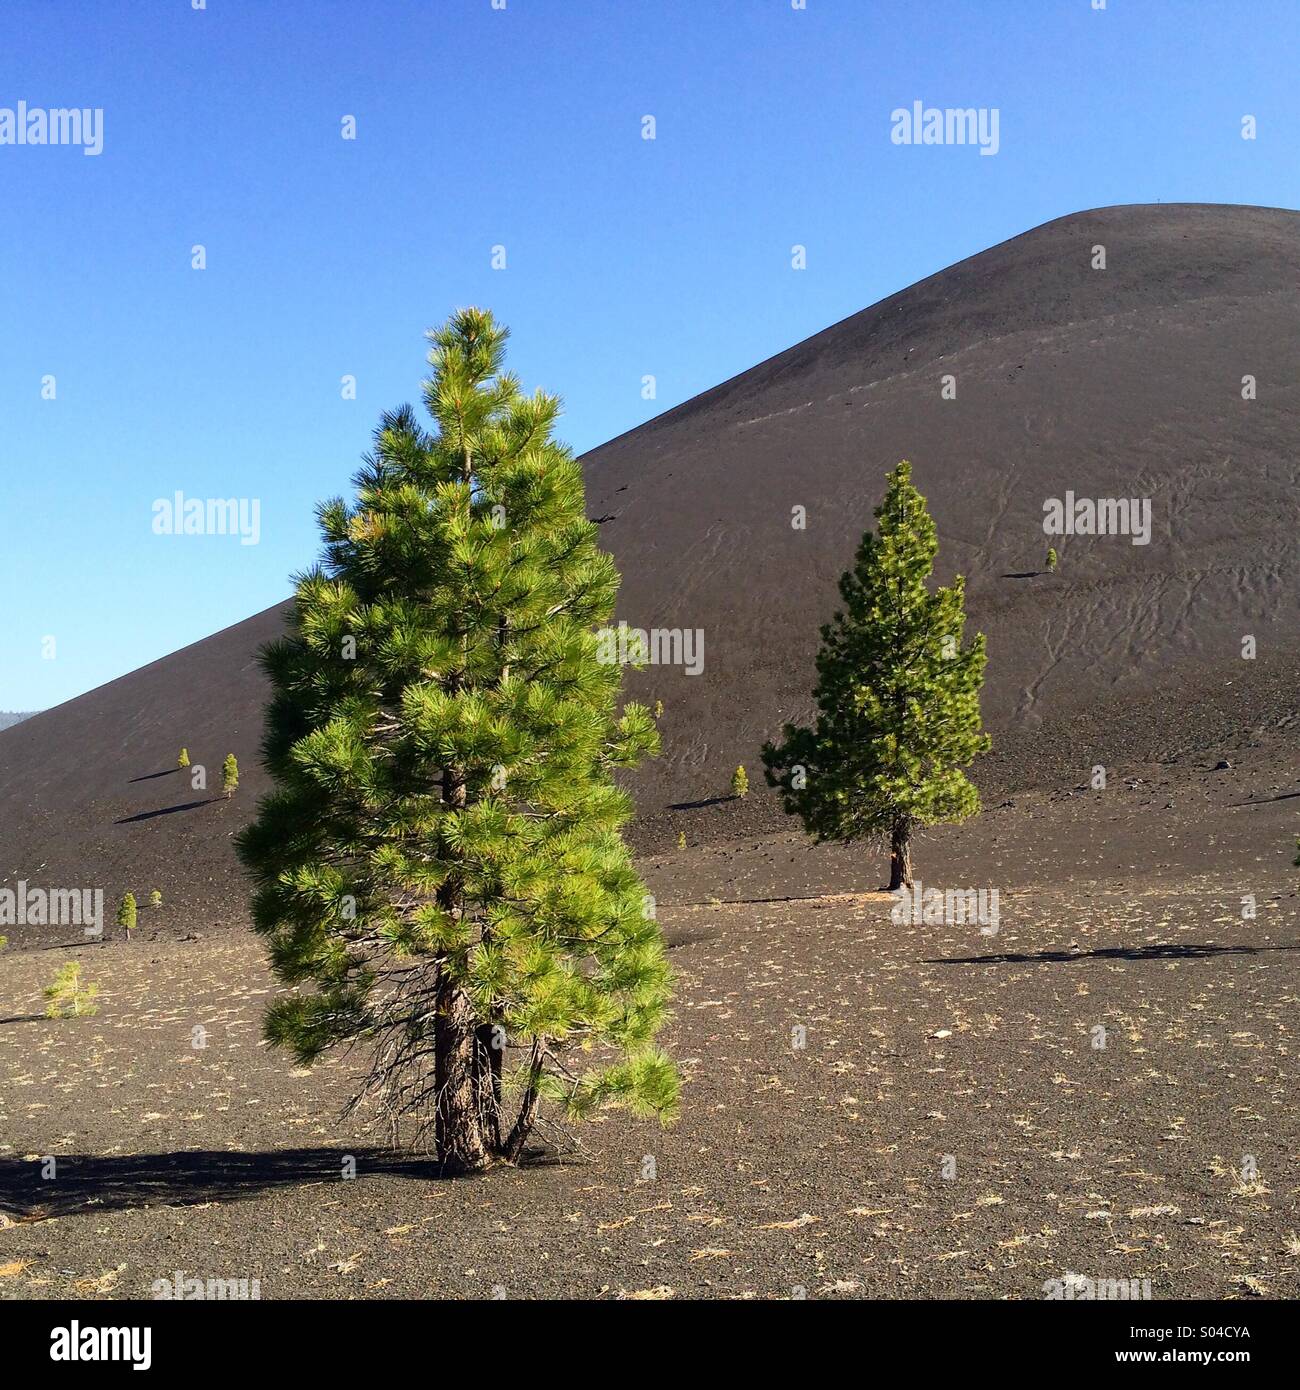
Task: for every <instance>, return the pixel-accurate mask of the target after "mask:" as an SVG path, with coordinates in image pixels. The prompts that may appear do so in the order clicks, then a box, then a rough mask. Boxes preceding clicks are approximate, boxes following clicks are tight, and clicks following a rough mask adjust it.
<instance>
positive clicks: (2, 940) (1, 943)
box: [0, 936, 9, 951]
mask: <svg viewBox="0 0 1300 1390" xmlns="http://www.w3.org/2000/svg"><path fill="white" fill-rule="evenodd" d="M8 944H9V938H8V937H7V936H0V951H3V950H4V948H5V947H6V946H8Z"/></svg>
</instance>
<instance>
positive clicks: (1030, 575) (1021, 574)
mask: <svg viewBox="0 0 1300 1390" xmlns="http://www.w3.org/2000/svg"><path fill="white" fill-rule="evenodd" d="M1042 573H1043V571H1042V570H1018V571H1017V572H1015V573H1014V574H1003V575H1000V576H999V578H1001V579H1037V578H1038V576H1039V575H1040V574H1042Z"/></svg>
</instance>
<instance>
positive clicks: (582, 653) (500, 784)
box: [240, 309, 678, 1172]
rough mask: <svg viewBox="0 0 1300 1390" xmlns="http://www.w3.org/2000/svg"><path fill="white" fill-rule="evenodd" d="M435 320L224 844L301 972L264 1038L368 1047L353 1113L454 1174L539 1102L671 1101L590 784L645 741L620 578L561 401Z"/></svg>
mask: <svg viewBox="0 0 1300 1390" xmlns="http://www.w3.org/2000/svg"><path fill="white" fill-rule="evenodd" d="M429 337H430V341H431V344H432V346H431V349H430V352H429V362H430V365H431V367H432V374H431V377H430V379H429V380H428V381H426V382H425V383H424V400H425V404H426V405H427V407H428V410H429V413H430V415H431V416H432V418H433V421H434V425H435V428H434V429H433V430H432V432H430V431H427V430H426V429H425V428H423V427H422V426H421V425H420V423H419V422H418V420H417V418H416V416H415V414H414V412H413V411H412V410H411V409H410V407H403V408H402V409H400V410H398V411H396V412H393V413H391V414H389V415H386V416H385V417H384V418H383V421H382V424H381V426H380V428H379V429H378V430H377V432H376V436H375V448H374V451H373V453H372V454H371V455H370V456H368V457H367V459H366V461H365V466H364V467H363V468H362V470H361V471H360V472H359V473H358V475H357V477H356V480H355V482H356V487H357V496H356V501H355V503H353V504H351V505H349V504H346V503H345V502H344V501H342V500H337V499H336V500H333V501H330V502H328V503H326V504H324V505H322V506H321V507H320V508H319V509H318V515H319V519H320V525H321V530H322V532H323V536H324V541H325V554H324V558H323V562H322V563H321V565H320V566H318V567H317V568H315V569H312V570H311V571H310V572H308V573H306V574H304V575H302V576H301V577H300V578H299V579H298V580H297V587H296V596H295V599H294V602H293V606H292V613H291V621H290V632H289V635H288V636H287V637H285V638H284V639H282V640H280V641H278V642H275V643H273V644H271V645H270V646H269V647H268V648H267V649H266V651H265V652H264V655H263V663H264V666H265V669H266V671H267V672H268V674H269V676H270V679H271V683H272V687H273V697H272V701H271V704H270V708H269V710H268V718H267V724H268V727H267V735H266V739H265V742H264V746H263V747H264V755H265V759H266V764H267V767H268V769H269V771H270V772H271V774H272V776H273V777H274V779H275V782H276V788H275V790H274V792H273V793H272V794H271V795H270V796H268V797H267V798H265V799H264V800H263V801H262V802H261V803H260V806H259V815H258V819H257V820H256V822H255V823H254V824H253V825H251V826H250V827H249V828H248V829H247V830H246V831H245V832H244V833H243V834H242V835H241V837H240V851H241V854H242V856H243V858H244V861H245V864H246V865H247V867H248V868H249V870H250V872H251V874H252V875H253V877H254V879H255V882H256V885H257V892H256V896H255V899H254V922H255V925H256V927H257V930H258V931H259V932H261V933H262V935H263V936H264V937H266V938H267V940H268V941H269V943H270V955H271V961H272V965H273V968H274V970H275V973H276V974H277V976H278V977H279V979H280V980H281V981H282V982H283V983H284V984H286V985H291V986H296V987H298V988H297V989H296V990H295V992H294V993H293V994H291V995H287V996H285V997H283V998H281V999H279V1000H278V1001H276V1003H275V1004H273V1005H272V1007H271V1008H270V1010H269V1012H268V1015H267V1020H266V1034H267V1037H268V1038H269V1039H270V1040H271V1041H272V1042H273V1043H276V1044H282V1045H285V1046H287V1047H289V1048H291V1049H292V1051H293V1053H294V1054H295V1055H296V1057H297V1059H298V1060H299V1061H300V1062H301V1063H304V1064H310V1063H311V1062H313V1061H314V1060H315V1059H316V1058H318V1057H319V1056H320V1055H321V1054H322V1053H323V1052H324V1051H325V1050H326V1049H327V1048H330V1047H332V1046H334V1045H336V1044H352V1043H358V1042H360V1043H363V1044H365V1045H366V1046H367V1047H368V1048H369V1052H370V1058H371V1066H370V1070H369V1073H368V1076H367V1078H366V1080H365V1082H364V1085H363V1086H362V1088H361V1089H360V1091H359V1092H358V1094H357V1096H356V1099H355V1101H354V1104H360V1103H363V1102H366V1101H371V1102H374V1103H375V1104H376V1105H377V1106H378V1107H379V1109H380V1111H381V1113H382V1114H383V1115H384V1116H385V1117H386V1118H387V1120H388V1121H389V1123H390V1125H391V1127H392V1131H393V1136H394V1138H395V1139H399V1140H400V1139H403V1138H405V1139H407V1140H409V1141H410V1142H412V1143H413V1144H415V1145H416V1146H419V1147H423V1148H427V1147H429V1144H430V1140H432V1147H433V1149H434V1151H435V1153H436V1156H437V1158H438V1159H439V1160H440V1161H441V1163H442V1164H443V1165H444V1168H445V1170H446V1171H448V1172H455V1171H471V1170H474V1169H478V1168H482V1167H484V1166H486V1165H487V1164H489V1163H491V1162H493V1161H495V1160H506V1161H514V1160H516V1159H517V1158H518V1157H519V1156H520V1154H521V1153H522V1151H523V1148H524V1143H525V1140H526V1139H527V1137H528V1135H529V1132H530V1131H531V1130H532V1129H533V1127H534V1125H536V1124H537V1123H539V1122H541V1120H542V1118H543V1116H544V1113H545V1112H544V1109H543V1108H542V1107H543V1105H544V1104H547V1103H557V1104H558V1106H559V1107H562V1109H563V1111H564V1112H565V1113H567V1115H569V1116H571V1117H575V1118H576V1117H578V1116H581V1115H582V1114H584V1113H586V1112H588V1111H589V1110H590V1109H591V1108H592V1107H594V1106H599V1105H605V1104H622V1105H626V1106H628V1107H629V1108H631V1109H632V1110H633V1111H634V1112H635V1113H638V1114H646V1115H657V1116H659V1117H660V1118H661V1119H664V1120H670V1119H671V1118H672V1117H673V1116H674V1114H675V1111H676V1107H677V1100H678V1077H677V1072H676V1069H675V1067H674V1066H673V1063H672V1062H671V1060H670V1059H669V1058H668V1057H667V1056H666V1055H665V1054H664V1053H663V1052H662V1051H661V1050H660V1049H659V1048H658V1047H657V1046H656V1044H655V1037H656V1034H657V1033H658V1031H659V1029H660V1027H661V1025H662V1024H663V1022H664V1020H665V1016H666V1005H667V1001H668V995H669V970H668V966H667V963H666V958H665V954H664V946H663V940H662V936H661V933H660V931H659V927H658V924H657V922H656V921H655V917H654V911H653V900H652V899H650V898H649V897H648V895H647V893H646V891H645V888H644V886H643V885H642V883H641V882H640V881H639V879H638V877H637V875H636V873H635V872H634V870H633V868H632V865H631V862H630V858H629V855H628V851H627V848H626V846H625V845H624V843H623V840H622V837H621V833H620V832H621V827H622V826H623V824H624V822H625V821H626V820H627V818H628V816H629V815H630V813H631V805H630V801H629V799H628V797H627V795H626V794H625V793H624V792H623V791H621V790H619V789H618V788H617V787H616V786H615V784H614V780H613V772H614V769H615V768H618V767H629V766H632V765H634V764H635V763H636V762H638V761H639V760H640V759H641V758H642V757H644V756H646V755H650V754H653V753H655V752H657V751H658V736H657V733H656V731H655V725H654V721H653V719H652V718H651V716H650V714H649V711H647V710H646V709H644V708H643V707H641V706H639V705H631V704H629V705H627V706H626V707H624V708H623V709H622V711H621V713H620V712H619V710H618V700H619V691H620V685H621V679H622V671H621V669H620V667H619V666H618V665H616V664H609V663H606V662H602V661H601V660H600V658H599V652H598V637H597V632H596V629H597V627H598V626H599V625H601V624H605V623H608V622H609V620H610V618H611V616H612V613H613V608H614V600H615V595H616V592H617V589H618V584H619V576H618V573H617V571H616V570H615V568H614V565H613V562H612V561H611V559H610V557H609V556H608V555H607V554H605V553H603V552H602V551H601V550H599V549H598V548H597V545H596V528H595V526H594V525H592V524H591V523H590V522H588V520H587V519H586V515H585V506H584V492H583V482H582V473H581V469H580V467H579V466H578V464H577V463H576V461H575V460H574V458H573V456H572V454H571V453H570V452H569V450H568V449H567V448H565V447H564V446H562V445H561V444H559V443H557V442H556V441H555V440H554V439H552V437H551V432H552V427H553V425H554V423H555V420H556V417H557V415H558V413H559V400H558V398H557V397H554V396H549V395H546V394H544V393H542V392H540V391H539V392H538V393H537V394H535V395H532V396H528V395H525V394H524V393H523V392H522V391H521V390H520V386H519V382H518V380H517V378H516V377H515V376H513V375H511V374H509V373H506V372H505V371H504V370H503V362H504V356H505V344H506V337H507V334H506V330H505V329H504V328H501V327H498V326H497V325H496V324H495V323H494V321H493V319H492V316H491V315H490V314H489V313H487V312H484V311H481V310H477V309H465V310H461V311H459V312H457V313H456V314H455V315H453V317H452V318H451V319H450V320H449V322H448V323H447V325H446V326H444V327H443V328H441V329H440V330H437V331H436V332H431V333H430V335H429ZM586 1054H591V1055H590V1056H587V1055H586Z"/></svg>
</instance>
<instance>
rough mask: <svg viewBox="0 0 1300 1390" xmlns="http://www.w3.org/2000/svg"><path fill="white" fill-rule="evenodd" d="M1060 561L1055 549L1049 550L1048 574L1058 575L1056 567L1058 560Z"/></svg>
mask: <svg viewBox="0 0 1300 1390" xmlns="http://www.w3.org/2000/svg"><path fill="white" fill-rule="evenodd" d="M1058 559H1059V557H1058V555H1057V553H1056V551H1055V549H1054V548H1053V549H1049V550H1048V552H1047V572H1048V574H1055V573H1056V565H1057V560H1058Z"/></svg>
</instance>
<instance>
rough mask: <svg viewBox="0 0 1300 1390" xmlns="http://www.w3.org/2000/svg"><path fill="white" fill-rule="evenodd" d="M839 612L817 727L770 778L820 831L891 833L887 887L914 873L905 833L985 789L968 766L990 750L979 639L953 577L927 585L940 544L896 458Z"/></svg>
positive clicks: (801, 733)
mask: <svg viewBox="0 0 1300 1390" xmlns="http://www.w3.org/2000/svg"><path fill="white" fill-rule="evenodd" d="M875 516H876V521H877V530H876V531H875V532H874V533H873V532H872V531H868V532H867V533H866V534H865V535H864V536H863V538H862V542H861V544H860V545H859V547H858V552H857V556H856V558H855V561H854V565H853V568H852V569H851V570H850V571H849V572H848V573H847V574H845V575H844V576H843V577H842V578H841V580H840V597H841V599H842V601H843V604H844V607H843V610H842V611H840V612H837V613H836V614H835V615H834V617H833V618H832V620H831V622H830V623H828V624H827V625H826V626H824V627H823V628H822V629H821V638H822V645H821V650H820V651H819V652H818V655H817V675H818V681H817V685H816V688H815V690H814V692H813V693H814V699H815V701H816V705H817V717H816V721H815V723H814V724H813V726H812V727H811V728H800V727H796V726H794V725H791V724H787V725H786V726H785V729H784V732H783V739H782V742H781V744H780V745H779V746H775V745H772V744H768V745H766V746H765V747H764V749H763V762H764V764H765V765H766V768H767V781H768V783H769V785H772V786H776V787H779V788H780V790H781V793H782V801H783V804H784V806H785V809H786V811H787V812H789V813H791V814H794V815H798V816H799V817H800V818H801V819H802V820H803V823H804V826H805V828H806V829H807V830H808V831H809V833H811V834H812V835H814V836H816V838H817V839H818V840H838V841H842V842H845V843H850V842H852V841H855V840H860V839H861V840H867V841H873V840H880V839H883V840H887V841H888V842H889V843H890V847H891V869H890V887H891V888H898V887H899V886H901V885H902V884H904V883H910V882H911V850H910V842H911V836H912V831H913V830H914V829H915V828H916V827H917V826H924V825H933V824H936V823H938V822H941V821H956V820H963V819H965V818H966V817H967V816H971V815H974V814H975V813H976V812H977V811H978V810H979V793H978V792H977V791H976V789H975V787H974V785H973V784H972V783H971V782H970V780H969V779H968V778H967V777H966V775H965V773H964V772H963V770H962V769H963V768H965V767H967V766H968V765H969V764H970V763H971V762H972V761H973V760H974V759H975V757H976V756H977V755H978V754H980V753H982V752H984V751H985V750H986V749H987V748H988V746H989V740H988V738H987V736H986V735H984V734H983V733H982V732H981V725H980V709H979V693H980V687H981V685H982V684H983V680H984V662H985V652H984V637H983V635H982V634H980V635H977V636H976V637H975V638H974V639H973V640H972V641H971V642H969V643H968V644H967V645H965V646H963V645H962V634H963V629H964V627H965V622H966V613H965V607H964V594H965V590H964V584H963V581H962V578H961V576H960V575H959V576H957V578H956V580H955V582H954V583H953V584H952V585H951V586H950V587H947V588H937V589H936V590H935V591H934V592H933V593H931V592H930V590H929V588H928V585H927V581H928V580H929V577H930V574H931V572H932V570H933V568H934V559H935V555H936V554H937V553H938V548H939V547H938V540H937V537H936V533H935V526H934V521H933V520H932V519H931V517H930V514H929V511H928V510H927V508H926V505H925V498H924V497H922V495H921V494H920V493H919V492H918V491H917V490H916V488H915V487H914V486H913V485H912V482H911V465H910V464H909V463H908V462H907V461H906V460H904V461H903V462H902V463H900V464H899V465H898V467H897V468H895V469H894V470H893V472H891V473H890V474H889V478H888V486H887V490H886V493H885V498H884V501H883V502H882V503H881V505H880V506H879V507H877V508H876V511H875Z"/></svg>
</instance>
